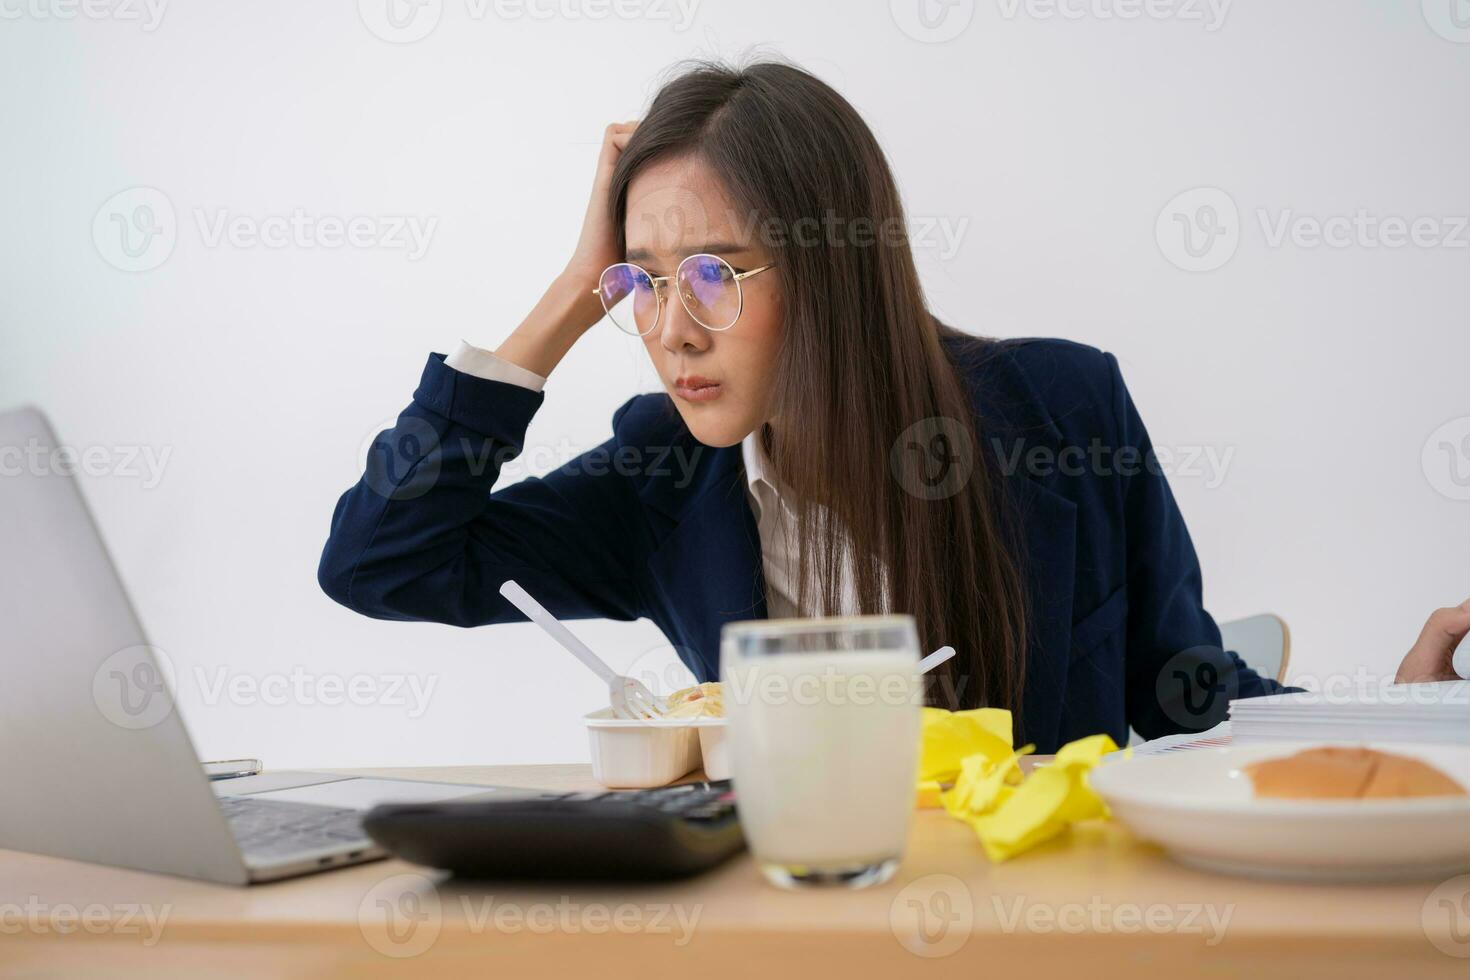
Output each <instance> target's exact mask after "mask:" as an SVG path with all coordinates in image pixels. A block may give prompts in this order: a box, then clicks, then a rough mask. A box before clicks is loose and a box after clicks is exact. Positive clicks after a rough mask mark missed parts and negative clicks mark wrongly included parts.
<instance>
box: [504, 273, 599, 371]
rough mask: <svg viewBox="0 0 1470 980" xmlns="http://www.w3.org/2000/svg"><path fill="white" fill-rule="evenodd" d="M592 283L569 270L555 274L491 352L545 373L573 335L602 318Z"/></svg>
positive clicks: (574, 339) (573, 340)
mask: <svg viewBox="0 0 1470 980" xmlns="http://www.w3.org/2000/svg"><path fill="white" fill-rule="evenodd" d="M594 285H595V283H593V282H589V281H587V279H586V277H584V276H579V275H576V274H574V273H571V272H564V273H562V274H561V275H560V276H557V277H556V279H554V280H552V283H551V285H550V286H548V287H547V289H546V292H545V294H543V295H542V297H541V299H540V301H539V302H537V303H536V306H535V308H534V309H532V310H531V312H530V313H529V314H528V315H527V316H526V318H525V319H524V320H522V321H521V325H520V326H518V327H516V328H515V330H514V331H512V332H511V335H510V336H509V337H507V338H505V340H504V342H502V343H501V345H500V346H499V347H497V348H496V349H495V356H496V357H499V358H501V359H503V360H506V361H509V362H510V363H512V364H514V365H516V366H518V367H522V368H525V369H526V370H527V371H531V372H533V373H535V374H539V375H541V377H543V378H545V377H548V376H549V375H550V374H551V372H552V370H553V369H554V368H555V367H556V366H557V365H558V364H560V363H561V359H562V358H563V357H565V356H566V353H567V351H569V350H571V349H572V345H573V344H574V343H576V342H577V338H579V337H581V336H582V334H584V333H586V332H587V330H588V328H589V327H591V326H592V325H593V324H594V323H596V322H597V321H598V320H600V319H602V315H603V309H602V304H601V303H600V302H599V301H598V299H597V296H596V295H595V294H594V293H593V292H592V289H593V287H594Z"/></svg>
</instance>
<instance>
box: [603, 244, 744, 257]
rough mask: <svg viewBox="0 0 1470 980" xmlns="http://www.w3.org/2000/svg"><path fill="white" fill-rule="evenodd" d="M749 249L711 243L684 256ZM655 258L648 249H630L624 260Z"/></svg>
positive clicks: (692, 249)
mask: <svg viewBox="0 0 1470 980" xmlns="http://www.w3.org/2000/svg"><path fill="white" fill-rule="evenodd" d="M748 248H749V246H746V245H735V244H732V243H730V242H710V243H708V244H705V245H700V246H698V247H694V248H690V249H688V250H687V251H685V252H684V253H683V254H684V255H685V256H689V255H703V254H705V253H709V254H711V255H723V254H724V253H726V252H744V251H747V250H748ZM653 257H654V255H653V253H652V252H650V251H649V250H648V249H646V248H630V249H628V251H627V252H626V253H624V258H625V259H626V260H627V261H629V262H647V261H649V260H651V259H652V258H653Z"/></svg>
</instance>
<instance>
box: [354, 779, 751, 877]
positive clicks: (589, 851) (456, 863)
mask: <svg viewBox="0 0 1470 980" xmlns="http://www.w3.org/2000/svg"><path fill="white" fill-rule="evenodd" d="M502 792H503V793H504V795H501V793H502ZM363 827H364V829H366V830H367V833H368V836H370V837H372V839H373V840H374V841H376V842H377V843H378V844H380V845H382V846H383V847H385V848H386V849H387V850H388V851H390V852H391V853H393V854H394V855H395V856H397V857H400V858H403V859H404V860H405V861H412V862H413V863H415V864H422V865H426V866H428V867H431V868H441V869H444V870H447V871H452V872H454V873H455V874H456V875H459V876H461V877H466V878H520V879H528V878H557V879H602V880H620V881H634V880H654V879H664V878H682V877H688V876H690V875H694V874H698V873H699V872H701V871H705V870H708V869H709V868H712V867H714V866H715V865H718V864H720V863H721V862H723V861H725V860H727V859H728V858H730V857H732V856H733V855H735V854H738V853H739V852H740V851H741V850H743V849H744V847H745V838H744V836H743V835H742V834H741V832H740V821H739V819H738V818H737V816H736V812H735V794H734V792H733V791H732V790H731V788H730V784H729V782H728V781H722V782H704V783H681V784H679V785H677V786H661V787H658V788H657V789H642V790H610V791H606V792H590V793H531V792H525V791H517V790H504V791H496V792H495V794H494V795H493V796H489V797H478V798H476V799H473V800H446V801H443V802H437V803H389V804H383V805H380V806H376V807H373V809H371V810H369V811H368V812H367V814H366V815H365V816H364V818H363Z"/></svg>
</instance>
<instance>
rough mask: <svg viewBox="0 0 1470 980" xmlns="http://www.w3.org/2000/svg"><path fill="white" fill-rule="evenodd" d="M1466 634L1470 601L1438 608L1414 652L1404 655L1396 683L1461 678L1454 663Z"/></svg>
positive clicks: (1468, 632) (1417, 642) (1469, 622)
mask: <svg viewBox="0 0 1470 980" xmlns="http://www.w3.org/2000/svg"><path fill="white" fill-rule="evenodd" d="M1466 634H1470V599H1466V600H1465V601H1464V602H1462V603H1461V604H1460V605H1458V606H1449V607H1447V608H1444V609H1436V610H1435V611H1434V612H1433V614H1431V615H1430V617H1429V621H1428V622H1427V623H1425V624H1424V629H1423V630H1422V631H1421V632H1420V633H1419V639H1418V640H1417V641H1415V643H1414V647H1413V649H1411V650H1410V651H1409V652H1408V653H1407V654H1406V655H1405V656H1404V662H1403V663H1401V664H1400V665H1399V672H1398V676H1396V677H1395V678H1394V683H1396V684H1412V683H1415V682H1418V681H1452V680H1455V679H1456V678H1457V677H1459V676H1460V675H1458V674H1456V673H1455V667H1454V664H1453V660H1454V656H1455V649H1456V648H1457V647H1458V646H1459V645H1460V643H1461V641H1462V640H1464V639H1465V636H1466Z"/></svg>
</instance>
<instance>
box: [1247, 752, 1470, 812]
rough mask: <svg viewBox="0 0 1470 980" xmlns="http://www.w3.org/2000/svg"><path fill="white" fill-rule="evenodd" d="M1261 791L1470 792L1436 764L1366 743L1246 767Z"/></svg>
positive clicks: (1335, 794)
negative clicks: (1429, 763) (1392, 752)
mask: <svg viewBox="0 0 1470 980" xmlns="http://www.w3.org/2000/svg"><path fill="white" fill-rule="evenodd" d="M1245 773H1246V775H1247V776H1249V777H1250V780H1251V784H1252V786H1253V787H1254V788H1255V791H1256V796H1257V797H1261V798H1264V799H1282V800H1358V799H1380V800H1381V799H1401V798H1405V797H1418V796H1464V795H1466V794H1465V789H1464V787H1462V786H1461V785H1460V784H1459V783H1457V782H1455V781H1454V780H1453V779H1451V778H1450V777H1448V776H1446V775H1445V774H1444V773H1442V772H1440V771H1439V770H1438V769H1436V768H1434V767H1433V766H1431V765H1428V764H1426V763H1423V762H1420V761H1419V760H1418V759H1410V758H1407V757H1405V756H1401V755H1393V754H1391V753H1388V752H1379V751H1377V750H1375V749H1364V748H1321V749H1305V750H1303V751H1301V752H1298V753H1296V754H1295V755H1289V756H1286V757H1285V758H1281V759H1266V760H1264V761H1261V762H1256V763H1252V764H1251V765H1248V766H1246V767H1245Z"/></svg>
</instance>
